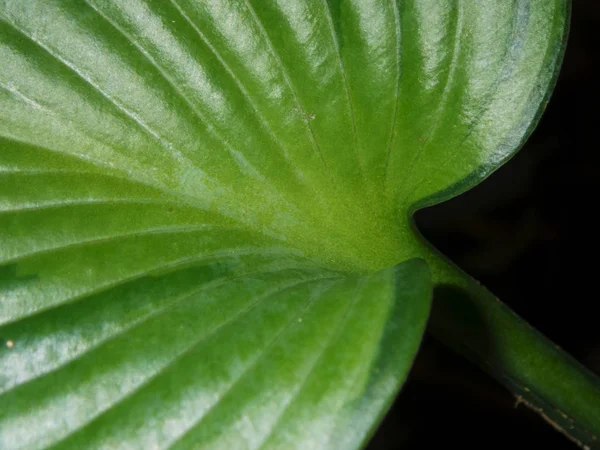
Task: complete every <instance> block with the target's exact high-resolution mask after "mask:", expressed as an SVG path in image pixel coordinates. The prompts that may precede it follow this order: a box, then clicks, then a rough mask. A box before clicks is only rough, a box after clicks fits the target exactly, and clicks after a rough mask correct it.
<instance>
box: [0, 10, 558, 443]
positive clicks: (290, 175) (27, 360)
mask: <svg viewBox="0 0 600 450" xmlns="http://www.w3.org/2000/svg"><path fill="white" fill-rule="evenodd" d="M567 12H568V4H567V2H565V1H562V0H552V1H547V0H507V1H502V2H480V1H476V0H452V1H448V0H369V1H366V0H297V1H287V0H268V1H262V0H261V1H257V0H219V1H212V0H211V1H198V0H127V1H117V0H45V1H43V2H40V1H33V0H0V342H4V344H5V345H4V347H3V348H2V349H1V350H0V448H7V449H13V448H15V449H16V448H19V449H21V448H22V449H38V448H40V449H41V448H144V449H146V448H166V447H169V446H172V447H174V448H212V447H215V448H217V447H218V448H261V447H264V448H315V447H318V448H321V447H322V448H356V447H359V446H360V445H362V444H363V443H364V442H365V439H366V438H367V437H368V436H369V433H370V432H371V430H372V429H373V426H375V424H376V423H377V420H378V418H380V417H381V415H382V414H383V412H384V411H385V408H386V405H388V404H389V402H390V401H391V399H392V398H393V396H394V395H395V393H396V392H397V390H398V388H399V386H400V385H401V383H402V381H403V380H404V379H405V377H406V374H407V371H408V369H409V366H410V362H411V361H412V359H413V357H414V354H415V352H416V351H417V347H418V342H419V340H420V337H421V335H422V332H423V329H424V325H425V321H426V317H427V311H428V304H429V303H428V302H429V294H428V293H429V280H428V275H427V270H426V269H425V268H424V267H423V266H422V264H423V263H422V262H418V261H414V260H411V261H408V262H403V261H407V260H409V259H411V258H415V257H419V256H420V255H419V252H418V250H417V248H418V245H416V244H415V241H416V239H417V238H416V236H415V234H414V232H413V230H412V229H411V219H410V213H411V212H412V211H413V210H414V209H416V208H417V207H421V206H424V205H428V204H432V203H434V202H439V201H441V200H443V199H446V198H449V197H451V196H453V195H457V194H458V193H460V192H462V191H464V190H466V189H468V188H469V187H470V186H472V185H473V184H475V183H476V182H478V181H480V180H482V179H483V178H485V177H486V176H487V175H488V174H489V173H491V171H493V170H494V169H496V168H497V167H498V166H499V165H500V164H501V163H502V162H503V161H505V160H506V159H507V158H509V157H510V156H511V155H512V154H513V153H514V151H515V150H516V149H517V148H518V147H519V145H520V144H521V143H522V142H523V140H524V139H525V138H526V135H527V133H528V131H529V130H530V129H531V127H532V125H533V123H534V122H535V120H537V117H538V116H539V113H540V111H541V109H542V108H543V106H544V102H545V101H546V99H547V96H548V92H549V88H550V87H551V85H552V83H553V81H554V78H555V76H556V71H557V63H558V61H559V58H560V55H561V52H562V49H563V46H564V35H565V33H566V23H567ZM399 263H402V264H400V265H398V264H399Z"/></svg>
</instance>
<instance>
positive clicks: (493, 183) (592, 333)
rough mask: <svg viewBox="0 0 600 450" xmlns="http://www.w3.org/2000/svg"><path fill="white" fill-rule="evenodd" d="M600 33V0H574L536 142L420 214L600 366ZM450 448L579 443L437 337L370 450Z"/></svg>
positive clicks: (571, 347) (515, 304) (469, 264)
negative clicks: (599, 288)
mask: <svg viewBox="0 0 600 450" xmlns="http://www.w3.org/2000/svg"><path fill="white" fill-rule="evenodd" d="M494 1H496V0H494ZM499 1H502V0H499ZM548 1H555V0H548ZM599 44H600V0H598V1H594V0H574V2H573V15H572V22H571V31H570V35H569V42H568V45H567V51H566V54H565V59H564V63H563V68H562V72H561V75H560V77H559V80H558V83H557V86H556V89H555V91H554V94H553V96H552V98H551V100H550V104H549V105H548V108H547V109H546V112H545V114H544V116H543V117H542V120H541V122H540V124H539V125H538V127H537V129H536V130H535V131H534V133H533V134H532V136H531V137H530V139H529V140H528V141H527V143H526V144H525V146H524V147H523V148H522V150H521V151H520V152H519V153H518V154H517V155H516V156H515V157H514V158H513V159H512V160H511V161H509V162H508V163H507V164H506V165H504V166H503V167H502V168H500V169H499V170H498V171H496V172H495V173H494V174H493V175H492V176H491V177H490V178H488V179H487V180H486V181H484V182H483V183H482V184H480V185H479V186H478V187H476V188H475V189H473V190H471V191H469V192H468V193H466V194H464V195H462V196H460V197H458V198H456V199H453V200H451V201H449V202H446V203H444V204H441V205H438V206H435V207H433V208H429V209H427V210H423V211H420V212H419V213H417V217H416V219H417V224H418V226H419V228H420V230H421V232H422V233H423V234H424V235H425V237H427V238H428V239H429V240H430V241H431V242H432V243H433V244H434V245H435V246H436V247H437V248H439V249H440V250H441V251H442V252H443V253H445V254H446V255H447V256H449V257H450V259H452V260H453V261H454V262H455V263H457V264H458V265H459V266H460V267H461V268H462V269H463V270H465V271H466V272H467V273H469V274H470V275H472V276H473V277H474V278H476V279H477V280H479V281H480V282H481V283H482V284H484V285H485V286H486V287H487V288H488V289H490V290H491V291H492V292H493V293H494V294H496V295H497V296H498V297H499V298H500V299H501V300H503V301H504V302H505V303H507V304H508V305H509V306H510V307H511V308H512V309H513V310H515V311H516V312H517V313H518V314H519V315H521V317H523V318H525V319H526V320H527V321H528V322H529V323H531V324H532V325H533V326H534V327H536V328H537V329H538V330H540V331H541V332H542V333H544V334H545V335H546V336H548V337H549V338H550V339H552V340H553V341H554V342H555V343H557V344H559V345H560V346H561V347H562V348H563V349H565V350H566V351H567V352H569V353H571V354H572V355H573V356H574V357H575V358H577V359H578V360H579V361H581V362H582V363H584V364H585V365H586V366H588V367H589V368H590V369H592V370H594V371H595V372H597V373H600V327H599V325H598V317H600V316H599V315H598V314H597V313H595V310H596V307H595V303H596V302H597V294H596V289H595V287H596V282H597V281H598V278H599V276H600V274H598V273H597V270H596V269H597V262H596V259H595V258H596V256H595V254H594V250H595V241H596V233H597V231H598V228H599V226H598V223H599V221H598V219H597V218H596V217H597V214H598V212H597V211H596V205H597V195H598V193H599V192H600V189H599V188H600V177H599V175H598V174H599V170H600V164H599V162H600V154H599V150H600V149H599V148H598V143H597V134H598V132H599V131H600V124H598V118H599V117H600V114H598V112H597V109H598V108H600V103H599V102H598V100H600V97H599V95H598V93H599V86H600V45H599ZM599 408H600V405H599ZM445 447H458V448H462V449H482V448H513V449H514V448H516V449H521V448H523V449H526V448H527V449H531V448H545V449H558V450H560V449H565V450H569V449H570V450H575V449H576V448H577V447H576V446H575V444H573V443H571V442H570V441H568V440H567V439H566V438H565V437H563V436H562V435H561V434H559V433H557V432H556V431H554V430H553V429H552V428H551V427H550V426H549V425H547V424H546V423H545V422H544V421H543V420H542V419H541V418H540V417H538V416H537V415H536V414H534V413H533V412H531V411H529V410H528V409H527V408H526V407H525V406H523V405H521V406H519V407H518V408H516V409H515V399H514V397H513V396H512V395H511V394H510V393H509V392H508V391H507V390H505V389H504V388H503V387H502V386H500V385H499V384H498V383H496V382H495V381H494V380H492V379H491V378H490V377H489V376H487V375H486V374H484V373H483V372H482V371H480V370H479V369H478V368H476V367H475V366H473V365H471V364H470V363H469V362H467V361H466V360H464V359H463V358H462V357H460V356H458V355H456V354H455V353H453V352H452V351H451V350H449V349H447V348H446V347H445V346H443V345H441V344H439V343H438V342H437V341H435V340H433V339H432V338H426V339H425V342H424V343H423V346H422V349H421V352H420V354H419V356H418V358H417V361H416V362H415V366H414V368H413V371H412V373H411V376H410V379H409V382H408V383H407V384H406V385H405V387H404V388H403V390H402V392H401V394H400V396H399V397H398V399H397V400H396V402H395V403H394V405H393V406H392V408H391V410H390V412H389V413H388V415H387V417H386V419H385V420H384V422H383V424H382V425H381V427H380V428H379V430H378V431H377V433H376V435H375V436H374V438H373V439H372V441H371V444H370V445H369V450H380V449H381V450H383V449H396V448H402V449H416V448H425V449H430V448H431V449H434V448H445Z"/></svg>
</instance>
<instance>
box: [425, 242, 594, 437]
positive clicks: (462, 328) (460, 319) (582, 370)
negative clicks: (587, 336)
mask: <svg viewBox="0 0 600 450" xmlns="http://www.w3.org/2000/svg"><path fill="white" fill-rule="evenodd" d="M421 244H422V245H423V247H424V248H422V250H423V254H424V255H427V256H426V259H427V261H428V263H429V264H430V267H431V271H432V275H433V278H434V283H435V289H434V303H433V310H432V315H431V318H430V322H429V328H428V329H429V331H430V332H431V333H432V335H433V336H434V337H435V338H437V339H439V340H440V341H442V342H444V343H445V344H447V345H449V346H450V347H451V348H453V349H454V350H455V351H457V352H458V353H460V354H462V355H463V356H465V357H466V358H468V359H469V360H471V361H472V362H474V363H475V364H477V365H478V366H480V367H481V368H482V369H483V370H485V371H486V372H488V373H489V374H490V375H492V376H493V377H494V378H496V379H497V380H498V381H499V382H500V383H502V384H503V385H504V386H505V387H507V388H508V389H509V390H510V391H511V392H512V393H513V394H514V395H515V396H516V398H517V405H518V404H520V403H522V404H524V405H526V406H528V407H530V408H531V409H533V410H534V411H536V412H537V413H539V414H540V415H541V416H542V417H543V418H544V419H545V420H546V421H547V422H548V423H550V424H551V425H552V426H553V427H554V428H556V429H557V430H559V431H561V432H562V433H563V434H565V435H566V436H567V437H568V438H570V439H571V440H572V441H574V442H575V443H577V444H578V445H579V446H581V447H582V448H584V449H593V448H600V378H599V377H598V376H597V375H596V374H594V373H592V372H591V371H590V370H588V369H587V368H586V367H584V366H583V365H581V364H580V363H579V362H578V361H576V360H575V359H574V358H573V357H572V356H571V355H569V354H567V353H566V352H565V351H563V350H562V349H561V348H560V347H558V346H557V345H556V344H554V343H553V342H551V341H550V340H549V339H547V338H546V337H545V336H543V335H542V334H541V333H540V332H539V331H537V330H536V329H534V328H533V327H532V326H531V325H529V324H528V323H527V322H525V321H524V320H523V319H522V318H520V317H519V316H518V315H517V314H515V313H514V312H513V311H512V310H511V309H510V308H508V306H506V305H505V304H504V303H502V302H501V301H500V300H499V299H498V298H496V297H495V296H494V295H493V294H492V293H490V292H489V291H488V290H487V289H485V288H484V287H483V286H481V285H480V284H479V283H478V282H477V281H475V280H474V279H473V278H471V277H470V276H469V275H467V274H465V273H464V272H462V271H461V270H460V269H459V268H458V267H456V266H455V265H453V264H452V263H451V262H449V261H448V260H447V259H445V257H443V256H442V255H441V254H439V253H438V252H437V251H436V250H435V249H433V248H432V247H431V246H429V245H428V244H427V243H425V242H422V243H421Z"/></svg>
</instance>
